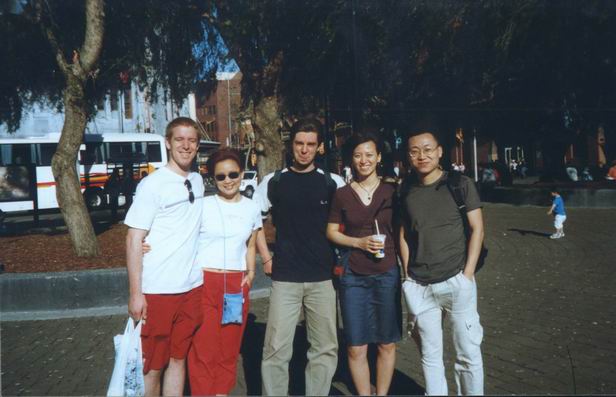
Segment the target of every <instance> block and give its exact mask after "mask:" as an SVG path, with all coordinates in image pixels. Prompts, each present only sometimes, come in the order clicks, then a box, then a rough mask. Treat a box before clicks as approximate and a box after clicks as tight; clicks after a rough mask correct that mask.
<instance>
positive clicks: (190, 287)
mask: <svg viewBox="0 0 616 397" xmlns="http://www.w3.org/2000/svg"><path fill="white" fill-rule="evenodd" d="M198 131H199V127H198V125H197V124H196V123H195V121H193V120H191V119H189V118H187V117H180V118H177V119H175V120H173V121H171V122H170V123H169V124H168V125H167V129H166V133H165V145H166V147H167V150H168V152H169V162H168V163H167V165H166V166H165V167H161V168H160V169H159V170H157V171H156V172H153V173H152V174H150V175H149V176H148V177H146V178H144V179H143V180H142V181H141V183H139V185H138V186H137V194H136V195H135V199H134V202H133V204H132V205H131V207H130V209H129V210H128V213H127V214H126V219H125V220H124V223H125V224H126V225H127V226H128V227H129V229H128V233H127V237H126V266H127V268H128V283H129V293H130V296H129V301H128V312H129V314H130V316H131V317H132V318H133V319H134V320H136V321H137V320H143V321H144V324H143V327H142V333H141V340H142V350H143V373H144V375H145V376H144V378H145V394H146V395H147V396H152V395H160V392H161V389H160V384H161V375H162V374H163V372H164V376H163V379H162V380H163V385H162V392H163V394H164V395H169V396H179V395H182V394H183V392H184V381H185V377H186V369H185V368H186V356H187V354H188V349H189V348H190V344H191V341H192V337H193V335H194V333H195V331H196V329H197V327H198V326H199V324H201V311H200V301H201V299H200V298H201V284H202V283H203V277H202V275H201V269H200V268H199V267H197V266H194V263H195V257H196V255H197V238H198V236H199V227H200V226H201V205H198V204H196V201H197V200H198V199H202V198H203V192H204V186H203V179H202V178H201V176H200V175H199V174H197V173H195V172H191V171H190V167H191V164H192V162H193V160H194V158H195V156H196V155H197V149H198V147H199V132H198ZM144 239H145V242H146V243H147V244H148V245H149V246H150V247H151V250H150V252H148V253H146V254H145V255H144V254H143V249H142V242H143V241H144ZM145 320H147V321H145Z"/></svg>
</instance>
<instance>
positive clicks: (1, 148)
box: [0, 145, 13, 165]
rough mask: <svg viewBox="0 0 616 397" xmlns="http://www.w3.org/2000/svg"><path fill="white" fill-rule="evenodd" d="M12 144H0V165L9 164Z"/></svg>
mask: <svg viewBox="0 0 616 397" xmlns="http://www.w3.org/2000/svg"><path fill="white" fill-rule="evenodd" d="M12 149H13V145H0V165H9V164H11V152H12Z"/></svg>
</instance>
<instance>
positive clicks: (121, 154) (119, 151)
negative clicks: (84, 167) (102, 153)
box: [107, 142, 133, 159]
mask: <svg viewBox="0 0 616 397" xmlns="http://www.w3.org/2000/svg"><path fill="white" fill-rule="evenodd" d="M132 154H133V144H132V143H131V142H109V143H107V158H108V159H110V158H111V159H115V158H127V157H129V158H130V157H131V155H132Z"/></svg>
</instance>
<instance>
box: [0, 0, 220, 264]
mask: <svg viewBox="0 0 616 397" xmlns="http://www.w3.org/2000/svg"><path fill="white" fill-rule="evenodd" d="M209 7H210V5H209V3H208V2H204V1H197V0H195V1H189V0H187V1H184V2H183V3H181V4H178V3H169V2H166V1H163V0H147V1H142V2H133V1H130V0H116V1H110V2H109V3H107V4H105V2H104V1H103V0H86V1H85V3H83V4H82V3H81V2H65V1H60V0H58V1H52V0H47V1H43V0H32V1H30V2H28V3H27V4H26V5H25V7H24V9H23V12H21V13H19V14H17V15H16V14H8V13H5V14H3V15H1V16H0V22H1V23H0V37H1V39H0V59H2V64H3V66H6V68H7V73H5V74H4V75H3V76H2V79H3V80H2V81H0V86H1V87H2V91H3V95H2V98H3V103H1V104H0V105H2V109H1V111H0V122H5V123H7V125H8V126H9V127H10V128H11V129H15V128H17V126H18V125H19V121H20V118H21V114H22V110H23V108H24V107H27V106H29V105H32V104H34V103H38V102H45V103H48V104H51V105H55V106H57V107H59V108H63V109H64V114H65V122H64V126H63V129H62V134H61V138H60V142H59V144H58V147H57V150H56V153H55V154H54V157H53V160H52V169H53V173H54V178H55V179H56V183H57V198H58V203H59V205H60V209H61V211H62V214H63V217H64V220H65V222H66V224H67V227H68V230H69V234H70V236H71V241H72V243H73V248H74V250H75V252H76V254H77V255H79V256H94V255H97V254H98V252H99V249H98V243H97V241H96V236H95V233H94V230H93V228H92V224H91V222H90V219H89V215H88V213H87V210H86V208H85V204H84V201H83V198H82V196H81V191H80V186H79V179H78V176H77V174H76V170H75V164H76V159H77V153H78V151H79V146H80V144H81V142H82V138H83V134H84V131H85V127H86V123H87V120H88V119H89V118H90V117H92V116H93V114H94V110H95V103H96V101H97V100H98V99H99V98H101V97H104V96H105V95H107V94H108V93H109V92H113V91H117V89H118V88H119V87H120V86H121V85H122V84H123V82H122V81H121V80H120V79H119V75H120V73H122V75H124V76H126V75H128V76H130V77H131V78H133V79H134V80H136V81H137V82H138V83H139V84H140V86H141V87H142V88H144V89H146V90H147V92H148V93H149V95H150V96H151V98H152V99H154V98H155V96H156V95H157V93H158V92H159V88H160V89H163V90H165V91H166V92H167V94H168V96H169V97H170V98H172V99H173V100H175V101H176V102H178V103H180V102H181V101H182V99H183V98H185V97H186V95H187V94H188V91H189V90H190V88H191V87H192V86H193V84H194V82H195V80H196V78H197V76H203V75H204V74H205V73H207V72H208V71H209V70H211V69H214V70H215V68H216V63H215V62H206V59H208V58H210V59H217V57H216V56H214V57H213V58H212V56H211V55H212V54H214V55H215V52H216V49H217V45H216V43H215V39H214V35H213V34H208V33H209V28H208V25H207V24H204V23H203V20H202V19H203V18H202V15H203V14H204V13H206V12H208V11H209ZM197 44H199V45H200V47H199V48H200V49H201V51H196V46H197ZM210 50H212V51H213V52H212V53H210Z"/></svg>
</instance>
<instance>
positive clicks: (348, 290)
mask: <svg viewBox="0 0 616 397" xmlns="http://www.w3.org/2000/svg"><path fill="white" fill-rule="evenodd" d="M340 306H341V308H342V321H343V326H344V336H345V338H346V344H347V346H361V345H366V344H368V343H380V344H386V343H393V342H397V341H399V340H400V339H401V334H402V333H401V329H402V308H401V304H400V270H399V268H398V266H394V267H393V268H391V269H390V270H388V271H386V272H385V273H380V274H370V275H363V274H357V273H354V272H353V271H352V270H351V269H349V268H347V269H346V271H345V273H344V275H343V276H342V278H341V280H340Z"/></svg>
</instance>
